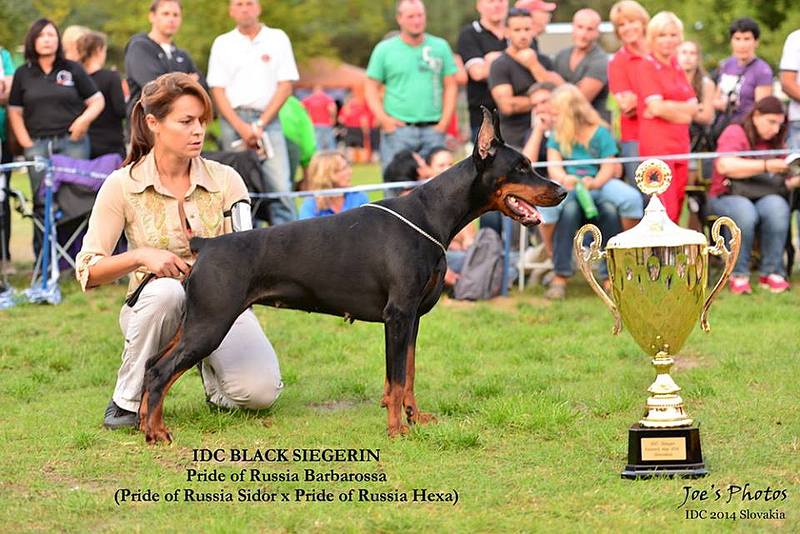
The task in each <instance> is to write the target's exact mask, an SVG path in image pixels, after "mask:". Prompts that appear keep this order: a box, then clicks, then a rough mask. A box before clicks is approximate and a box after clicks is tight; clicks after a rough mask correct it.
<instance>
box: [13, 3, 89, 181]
mask: <svg viewBox="0 0 800 534" xmlns="http://www.w3.org/2000/svg"><path fill="white" fill-rule="evenodd" d="M25 60H26V63H25V64H24V65H21V66H20V67H19V68H18V69H17V70H16V72H14V83H13V84H12V86H11V95H10V97H9V99H8V119H9V122H10V123H11V127H12V128H13V129H14V135H16V137H17V140H18V141H19V144H20V145H21V146H22V148H24V149H25V157H26V158H32V157H33V156H48V155H49V153H50V151H52V153H53V154H59V153H60V154H65V155H67V156H70V157H73V158H76V159H87V158H88V157H89V138H88V136H87V135H86V133H87V131H88V130H89V125H90V124H91V123H92V121H93V120H94V119H96V118H97V116H98V115H100V112H101V111H103V106H104V98H103V95H102V94H100V92H99V91H98V90H97V87H96V86H95V85H94V82H93V81H92V79H91V78H89V75H88V74H86V71H85V70H83V67H82V66H81V65H80V64H78V63H75V62H74V61H69V60H67V59H64V55H63V52H62V50H61V38H60V36H59V34H58V29H57V28H56V25H55V24H53V23H52V22H51V21H49V20H48V19H39V20H37V21H36V22H34V23H33V24H32V25H31V27H30V29H29V30H28V35H27V36H26V37H25ZM40 180H41V173H35V172H34V173H31V185H32V187H33V191H34V192H35V191H37V189H38V187H39V182H40Z"/></svg>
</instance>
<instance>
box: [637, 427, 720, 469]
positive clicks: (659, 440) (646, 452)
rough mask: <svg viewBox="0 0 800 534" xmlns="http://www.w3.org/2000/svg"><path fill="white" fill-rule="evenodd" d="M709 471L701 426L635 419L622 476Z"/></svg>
mask: <svg viewBox="0 0 800 534" xmlns="http://www.w3.org/2000/svg"><path fill="white" fill-rule="evenodd" d="M706 475H708V470H707V469H706V466H705V463H703V452H702V450H701V448H700V429H699V428H698V427H696V426H687V427H678V428H646V427H643V426H642V425H640V424H639V423H636V424H634V425H633V426H631V428H630V429H629V430H628V465H626V466H625V470H624V471H623V472H622V478H629V479H638V478H651V477H675V476H677V477H681V478H699V477H704V476H706Z"/></svg>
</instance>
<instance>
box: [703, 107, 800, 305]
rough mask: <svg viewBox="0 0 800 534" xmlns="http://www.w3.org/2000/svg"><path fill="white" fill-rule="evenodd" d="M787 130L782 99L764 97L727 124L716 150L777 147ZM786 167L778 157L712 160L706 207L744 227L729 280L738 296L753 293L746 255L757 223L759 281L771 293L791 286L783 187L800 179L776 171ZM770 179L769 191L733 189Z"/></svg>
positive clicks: (787, 227) (785, 171)
mask: <svg viewBox="0 0 800 534" xmlns="http://www.w3.org/2000/svg"><path fill="white" fill-rule="evenodd" d="M786 129H787V125H786V115H785V113H784V110H783V104H781V101H780V100H778V99H777V98H776V97H774V96H767V97H764V98H762V99H761V100H759V101H758V102H756V103H755V106H754V107H753V109H752V110H751V111H750V112H749V113H748V114H747V115H745V117H744V119H743V120H742V123H741V124H731V125H729V126H728V127H727V128H725V130H723V132H722V135H720V138H719V141H718V142H717V150H718V151H719V152H734V151H749V150H775V149H781V148H784V146H785V141H786ZM787 171H788V166H787V164H786V162H785V161H784V160H783V159H782V158H766V159H762V158H744V157H721V158H718V159H717V160H716V163H715V165H714V174H713V176H712V179H711V187H710V189H709V192H708V195H709V196H708V208H709V210H710V211H711V213H714V214H715V215H727V216H728V217H730V218H731V219H733V220H734V222H736V224H737V225H738V226H739V228H740V229H741V231H742V248H741V251H740V252H739V258H738V259H737V260H736V265H735V266H734V268H733V274H732V275H731V277H730V280H729V281H728V287H729V288H730V290H731V292H732V293H735V294H737V295H741V294H746V293H751V292H752V289H751V287H750V255H751V251H752V248H753V242H754V241H755V237H756V228H758V231H759V232H758V237H759V241H760V243H761V258H760V261H759V268H758V270H759V272H760V276H759V279H758V281H759V285H760V286H761V287H762V288H763V289H767V290H768V291H770V292H772V293H782V292H784V291H786V290H787V289H789V282H787V281H786V269H785V267H784V265H783V250H784V246H785V245H786V237H787V235H788V233H789V202H788V201H787V199H786V191H787V188H793V187H797V185H798V181H800V178H798V177H794V178H784V177H782V176H779V175H784V174H786V173H787ZM769 178H771V179H772V180H771V182H772V184H773V185H772V186H771V188H772V189H773V190H772V191H771V192H770V191H762V192H761V193H757V192H754V193H747V192H746V191H743V190H737V187H738V186H740V185H741V184H745V181H751V180H752V179H769ZM750 183H752V182H750ZM745 186H746V185H745ZM737 193H738V194H737ZM767 193H768V194H767ZM744 194H747V196H743V195H744ZM748 197H750V198H748Z"/></svg>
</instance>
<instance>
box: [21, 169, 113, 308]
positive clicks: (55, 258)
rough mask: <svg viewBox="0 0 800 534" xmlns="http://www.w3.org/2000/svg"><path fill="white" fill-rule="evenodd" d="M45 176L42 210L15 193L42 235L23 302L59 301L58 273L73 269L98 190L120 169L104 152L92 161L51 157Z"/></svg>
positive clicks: (23, 213)
mask: <svg viewBox="0 0 800 534" xmlns="http://www.w3.org/2000/svg"><path fill="white" fill-rule="evenodd" d="M45 161H46V163H45V177H44V180H42V183H41V185H40V187H39V190H38V191H35V192H34V193H33V194H34V195H36V197H37V198H38V200H39V201H40V203H41V206H42V207H43V209H38V208H37V207H38V206H40V204H39V203H37V204H36V206H37V207H34V206H32V205H31V204H30V202H29V201H27V200H26V199H25V197H24V196H22V195H17V198H18V201H19V204H20V205H19V208H18V209H19V211H20V212H21V213H22V215H23V217H26V218H30V219H31V220H32V221H33V224H34V228H35V229H36V230H38V231H39V232H41V236H42V238H41V244H40V246H39V250H38V253H37V257H36V261H35V263H34V269H33V276H32V277H31V289H30V290H28V292H27V296H28V299H29V300H31V301H34V302H49V303H51V304H56V303H58V302H60V300H61V296H60V290H59V289H58V278H59V275H60V271H61V270H66V269H75V257H76V256H77V253H78V251H79V250H80V247H81V245H82V241H83V235H84V234H85V232H86V226H87V225H88V221H89V215H90V213H91V211H92V207H93V206H94V200H95V197H96V195H97V191H98V190H99V189H100V186H101V185H102V184H103V181H104V180H105V179H106V177H107V176H108V175H109V174H110V173H111V172H112V171H114V170H115V169H117V168H119V166H120V164H121V163H122V158H121V157H120V156H119V155H118V154H107V155H105V156H101V157H99V158H96V159H93V160H79V159H74V158H70V157H67V156H63V155H60V154H56V155H53V156H51V157H50V159H49V160H45Z"/></svg>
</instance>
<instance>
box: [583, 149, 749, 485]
mask: <svg viewBox="0 0 800 534" xmlns="http://www.w3.org/2000/svg"><path fill="white" fill-rule="evenodd" d="M671 180H672V173H671V171H670V169H669V167H668V166H667V165H666V164H665V163H664V162H663V161H660V160H656V159H651V160H647V161H645V162H643V163H642V164H641V165H640V166H639V168H638V169H637V170H636V183H637V185H638V186H639V189H641V190H642V192H644V193H645V194H648V195H651V198H650V202H649V204H648V206H647V209H646V210H645V215H644V218H642V220H641V221H640V222H639V224H637V225H636V226H635V227H633V228H631V229H630V230H628V231H626V232H623V233H621V234H619V235H617V236H615V237H613V238H611V239H610V240H609V242H608V245H607V246H606V250H605V251H601V250H600V243H601V234H600V230H598V228H597V227H596V226H594V225H591V224H587V225H585V226H583V227H582V228H581V229H580V230H579V231H578V233H577V235H576V236H575V241H574V248H575V255H576V257H577V260H578V266H579V267H580V270H581V272H582V273H583V275H584V276H585V277H586V280H587V281H588V282H589V285H590V286H591V287H592V289H593V290H594V292H595V293H597V295H598V296H599V297H600V298H601V299H602V300H603V302H605V303H606V305H607V306H608V307H609V309H610V310H611V313H612V314H613V316H614V321H615V322H614V328H613V333H614V335H617V334H619V332H620V330H621V329H622V324H623V323H624V324H625V327H626V328H627V329H628V331H629V332H630V333H631V335H632V336H633V338H634V339H635V340H636V342H637V343H638V344H639V346H640V347H641V348H642V349H643V350H644V351H645V352H646V353H648V354H649V355H650V356H651V357H652V358H653V360H652V363H653V366H654V367H655V368H656V373H657V375H656V379H655V381H654V382H653V384H652V385H651V386H650V387H649V388H648V391H649V392H650V397H649V398H648V399H647V408H646V411H645V414H644V417H642V419H640V420H639V422H638V423H636V424H634V425H633V426H631V428H630V430H629V432H628V465H627V466H626V467H625V470H624V471H623V472H622V476H623V478H648V477H651V476H654V475H657V476H661V475H664V476H682V477H700V476H705V475H707V474H708V471H707V470H706V468H705V464H704V462H703V455H702V451H701V448H700V429H699V428H698V427H697V426H696V425H693V421H692V419H691V418H689V416H688V415H687V413H686V409H685V408H684V405H683V399H682V398H681V396H680V395H679V394H678V392H679V391H680V389H681V388H679V387H678V386H677V384H675V382H674V381H673V380H672V377H671V376H670V374H669V371H670V368H671V367H672V364H673V363H674V360H673V359H672V356H674V355H676V354H677V352H678V351H679V350H680V349H681V347H682V346H683V344H684V342H685V341H686V338H687V337H689V334H690V333H691V332H692V330H693V329H694V325H695V323H696V322H697V319H698V318H699V319H700V325H701V326H702V328H703V330H704V331H706V332H708V331H709V330H710V327H709V325H708V309H709V306H710V305H711V302H712V301H713V300H714V298H715V297H716V296H717V294H718V293H719V292H720V291H721V290H722V288H723V287H724V285H725V282H727V280H728V277H729V276H730V274H731V271H732V270H733V266H734V263H735V262H736V258H737V257H738V255H739V247H740V243H741V232H740V230H739V227H738V226H736V224H735V223H734V222H733V221H732V220H731V219H730V218H728V217H720V218H719V219H717V220H716V222H715V223H714V226H713V228H712V229H711V236H712V238H713V240H714V246H713V247H712V246H709V245H708V241H707V240H706V237H705V235H703V234H701V233H700V232H695V231H693V230H687V229H685V228H681V227H679V226H678V225H676V224H675V223H673V222H672V221H671V220H670V219H669V217H667V213H666V210H665V209H664V206H663V205H662V204H661V201H660V200H659V199H658V196H657V194H660V193H663V192H664V191H666V190H667V188H668V187H669V184H670V182H671ZM723 226H725V227H727V228H728V230H729V232H730V233H731V240H730V249H728V248H726V247H725V240H724V238H723V237H722V236H721V235H720V230H721V228H722V227H723ZM587 233H591V234H592V236H593V238H594V239H593V241H592V243H591V245H590V246H589V247H588V249H584V247H583V242H584V237H585V235H586V234H587ZM709 253H711V254H714V255H715V256H721V257H722V260H723V262H724V265H725V266H724V269H723V272H722V276H721V277H720V279H719V281H717V283H716V285H715V286H714V289H713V290H712V291H711V293H710V294H709V295H708V296H707V297H706V286H707V282H708V254H709ZM603 258H606V260H607V262H608V275H609V279H610V281H611V295H610V296H609V295H607V294H606V292H605V291H603V288H602V287H601V286H600V284H599V283H598V282H597V280H596V279H595V278H594V275H593V273H592V264H593V263H595V262H597V261H600V260H602V259H603Z"/></svg>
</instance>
